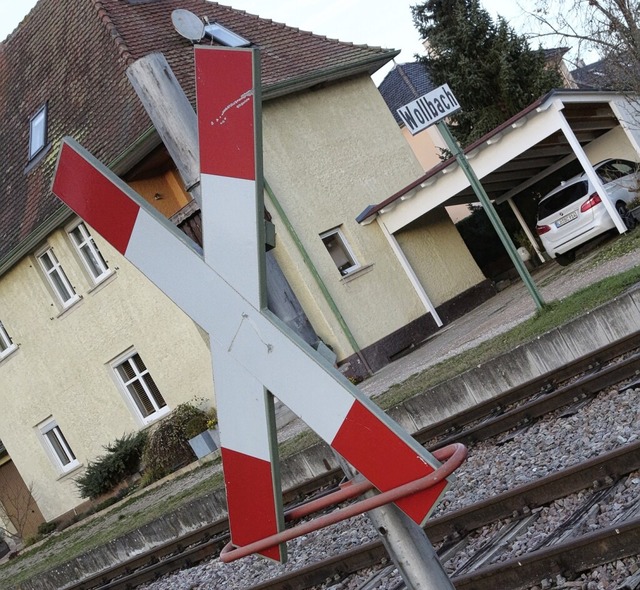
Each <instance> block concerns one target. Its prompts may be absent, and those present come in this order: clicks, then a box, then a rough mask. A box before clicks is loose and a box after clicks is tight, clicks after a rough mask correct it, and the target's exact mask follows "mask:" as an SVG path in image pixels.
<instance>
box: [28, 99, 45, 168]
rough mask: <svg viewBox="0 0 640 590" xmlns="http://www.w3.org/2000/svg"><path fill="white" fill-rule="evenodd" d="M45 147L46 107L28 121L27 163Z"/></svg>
mask: <svg viewBox="0 0 640 590" xmlns="http://www.w3.org/2000/svg"><path fill="white" fill-rule="evenodd" d="M46 145H47V105H46V104H45V105H44V106H42V107H41V108H40V109H39V110H38V112H37V113H36V114H35V115H33V117H31V119H30V121H29V161H31V160H33V159H34V158H35V157H36V156H37V155H38V154H39V153H40V152H41V151H42V150H43V149H44V148H45V146H46Z"/></svg>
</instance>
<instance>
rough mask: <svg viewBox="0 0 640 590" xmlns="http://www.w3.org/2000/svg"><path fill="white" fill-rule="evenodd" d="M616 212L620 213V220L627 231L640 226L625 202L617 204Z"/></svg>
mask: <svg viewBox="0 0 640 590" xmlns="http://www.w3.org/2000/svg"><path fill="white" fill-rule="evenodd" d="M616 211H617V212H618V215H620V218H621V219H622V221H623V223H624V225H625V227H626V228H627V229H633V228H634V227H635V226H636V225H638V221H637V220H636V218H635V217H634V216H633V214H632V213H631V212H630V211H629V209H627V206H626V205H625V204H624V203H623V202H621V201H618V202H617V203H616Z"/></svg>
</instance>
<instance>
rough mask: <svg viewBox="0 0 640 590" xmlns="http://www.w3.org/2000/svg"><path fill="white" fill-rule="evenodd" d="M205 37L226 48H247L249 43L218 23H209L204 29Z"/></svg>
mask: <svg viewBox="0 0 640 590" xmlns="http://www.w3.org/2000/svg"><path fill="white" fill-rule="evenodd" d="M204 32H205V35H207V36H208V37H211V38H212V39H213V40H214V41H217V42H218V43H220V44H221V45H226V46H227V47H247V46H248V45H251V42H250V41H248V40H247V39H245V38H244V37H242V36H240V35H238V33H234V32H233V31H232V30H231V29H228V28H227V27H224V26H222V25H221V24H220V23H209V22H207V24H206V25H205V27H204Z"/></svg>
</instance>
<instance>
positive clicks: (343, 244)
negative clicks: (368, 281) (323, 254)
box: [320, 228, 360, 276]
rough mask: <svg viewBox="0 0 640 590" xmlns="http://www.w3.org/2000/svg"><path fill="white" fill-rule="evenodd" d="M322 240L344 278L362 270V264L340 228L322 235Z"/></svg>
mask: <svg viewBox="0 0 640 590" xmlns="http://www.w3.org/2000/svg"><path fill="white" fill-rule="evenodd" d="M320 238H321V239H322V242H323V243H324V245H325V248H326V249H327V251H328V252H329V254H330V255H331V258H332V260H333V262H334V263H335V265H336V266H337V267H338V270H339V271H340V274H341V275H342V276H346V275H348V274H350V273H352V272H353V271H354V270H357V269H359V268H360V264H359V263H358V261H357V259H356V257H355V255H354V254H353V252H352V251H351V248H350V247H349V244H348V243H347V240H346V239H345V237H344V235H343V233H342V232H341V231H340V229H339V228H335V229H332V230H329V231H326V232H324V233H322V234H320Z"/></svg>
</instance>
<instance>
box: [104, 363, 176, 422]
mask: <svg viewBox="0 0 640 590" xmlns="http://www.w3.org/2000/svg"><path fill="white" fill-rule="evenodd" d="M112 367H113V369H114V371H115V373H116V375H117V377H118V381H119V383H120V385H121V386H122V388H123V390H124V392H125V393H126V396H127V399H128V400H129V401H130V402H131V404H130V405H133V407H134V408H135V410H136V412H137V413H138V415H139V417H140V419H141V420H142V422H143V423H144V424H148V423H149V422H152V421H154V420H157V419H158V418H160V417H161V416H164V415H166V414H168V413H169V406H167V402H166V401H165V400H164V398H163V397H162V394H161V393H160V390H159V389H158V386H157V385H156V384H155V381H154V380H153V378H152V377H151V374H150V373H149V370H148V369H147V367H146V366H145V364H144V362H143V361H142V358H141V357H140V355H139V354H138V353H137V352H135V351H133V352H129V353H127V354H126V355H125V356H122V357H120V358H119V359H117V360H116V361H115V362H114V363H113V364H112Z"/></svg>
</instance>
